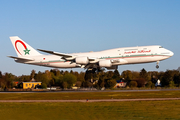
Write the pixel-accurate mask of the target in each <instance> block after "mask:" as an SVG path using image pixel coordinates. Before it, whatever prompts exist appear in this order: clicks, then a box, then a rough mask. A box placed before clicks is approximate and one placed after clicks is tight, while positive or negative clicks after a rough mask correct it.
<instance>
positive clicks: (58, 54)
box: [37, 49, 73, 58]
mask: <svg viewBox="0 0 180 120" xmlns="http://www.w3.org/2000/svg"><path fill="white" fill-rule="evenodd" d="M37 50H39V51H42V52H45V53H49V54H53V55H57V56H62V57H65V58H66V57H73V55H70V54H65V53H58V52H54V51H49V50H42V49H37Z"/></svg>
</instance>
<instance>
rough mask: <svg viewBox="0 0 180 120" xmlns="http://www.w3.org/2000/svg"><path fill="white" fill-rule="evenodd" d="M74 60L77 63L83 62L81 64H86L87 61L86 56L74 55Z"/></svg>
mask: <svg viewBox="0 0 180 120" xmlns="http://www.w3.org/2000/svg"><path fill="white" fill-rule="evenodd" d="M75 61H76V63H77V64H83V65H86V64H88V63H89V59H88V57H76V58H75Z"/></svg>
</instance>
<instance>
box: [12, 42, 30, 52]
mask: <svg viewBox="0 0 180 120" xmlns="http://www.w3.org/2000/svg"><path fill="white" fill-rule="evenodd" d="M17 43H21V44H22V45H23V47H24V49H25V50H23V51H24V53H25V55H26V54H28V55H29V52H30V50H28V48H27V46H26V45H25V44H24V43H23V42H22V41H20V40H16V42H15V48H16V50H17V51H18V53H19V54H20V55H22V54H21V53H20V51H19V49H18V48H17Z"/></svg>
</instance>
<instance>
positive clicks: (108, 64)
mask: <svg viewBox="0 0 180 120" xmlns="http://www.w3.org/2000/svg"><path fill="white" fill-rule="evenodd" d="M99 66H100V67H111V66H112V63H111V61H110V60H102V61H99Z"/></svg>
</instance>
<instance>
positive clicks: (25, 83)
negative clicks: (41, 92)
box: [22, 82, 42, 89]
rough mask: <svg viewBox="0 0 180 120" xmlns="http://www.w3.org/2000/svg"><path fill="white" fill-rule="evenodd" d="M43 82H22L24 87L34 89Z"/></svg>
mask: <svg viewBox="0 0 180 120" xmlns="http://www.w3.org/2000/svg"><path fill="white" fill-rule="evenodd" d="M41 83H42V82H22V86H23V89H34V88H36V87H37V86H40V85H41Z"/></svg>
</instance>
